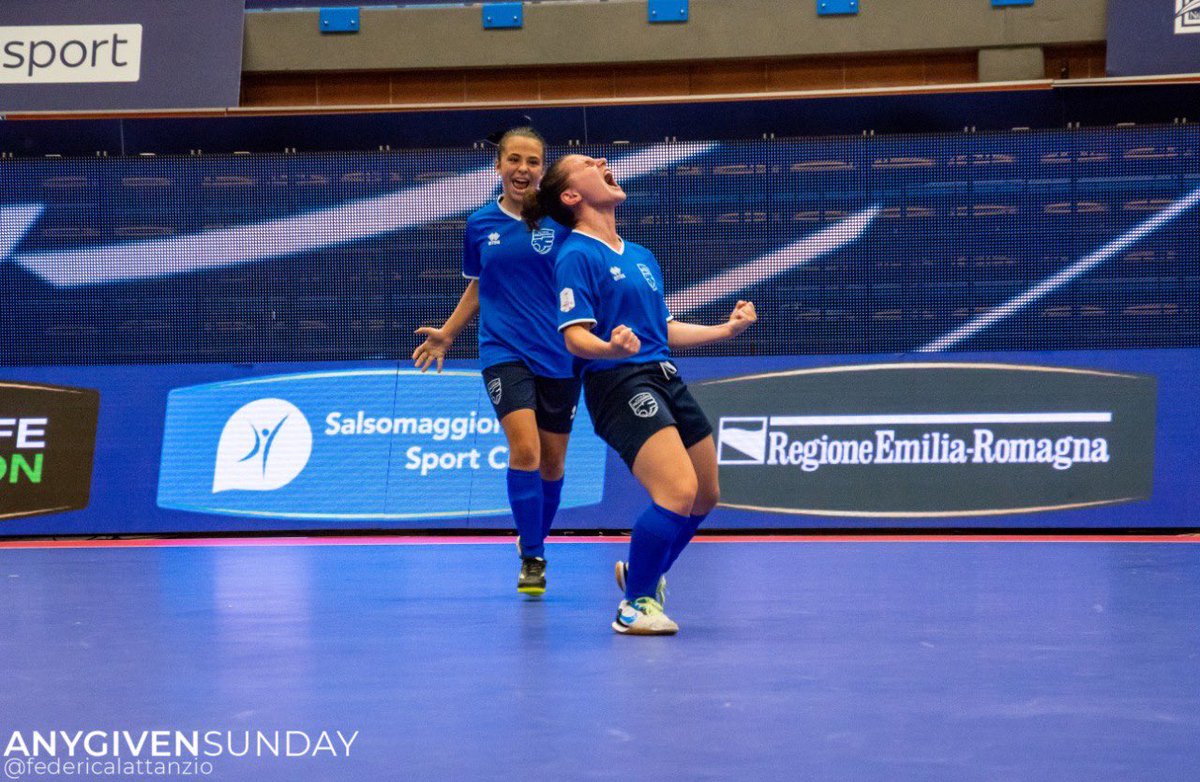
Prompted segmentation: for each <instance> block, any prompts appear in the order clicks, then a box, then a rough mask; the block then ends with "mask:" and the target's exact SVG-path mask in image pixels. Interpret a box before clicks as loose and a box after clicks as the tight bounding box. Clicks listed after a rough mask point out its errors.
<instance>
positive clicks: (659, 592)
mask: <svg viewBox="0 0 1200 782" xmlns="http://www.w3.org/2000/svg"><path fill="white" fill-rule="evenodd" d="M616 576H617V586H618V587H620V588H621V591H622V592H624V591H625V579H626V578H628V577H629V563H628V562H625V561H623V560H620V559H618V560H617V566H616ZM654 599H655V600H657V601H658V604H659V606H665V605H666V604H667V577H666V576H665V575H663V576H659V577H658V587H657V588H656V589H655V590H654Z"/></svg>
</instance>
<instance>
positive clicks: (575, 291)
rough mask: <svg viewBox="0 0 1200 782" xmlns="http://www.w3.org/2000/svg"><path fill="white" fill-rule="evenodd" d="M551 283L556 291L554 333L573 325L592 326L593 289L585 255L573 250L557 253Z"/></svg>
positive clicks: (594, 307) (594, 303)
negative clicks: (556, 308) (555, 327)
mask: <svg viewBox="0 0 1200 782" xmlns="http://www.w3.org/2000/svg"><path fill="white" fill-rule="evenodd" d="M554 280H555V283H556V287H557V288H558V330H559V331H562V330H563V329H565V328H566V327H567V326H570V325H573V324H575V323H595V322H596V290H595V286H594V285H593V284H592V282H591V275H590V274H589V264H588V257H587V254H586V253H583V252H581V251H579V250H576V249H568V250H565V251H564V252H562V253H560V254H559V256H558V260H557V261H556V262H555V264H554Z"/></svg>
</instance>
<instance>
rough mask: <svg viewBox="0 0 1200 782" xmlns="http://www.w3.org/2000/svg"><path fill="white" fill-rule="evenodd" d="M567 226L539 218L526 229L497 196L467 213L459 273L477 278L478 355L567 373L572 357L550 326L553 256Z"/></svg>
mask: <svg viewBox="0 0 1200 782" xmlns="http://www.w3.org/2000/svg"><path fill="white" fill-rule="evenodd" d="M568 234H569V231H568V230H567V229H566V228H564V227H563V226H561V225H559V224H558V223H556V222H554V221H553V220H549V219H546V220H543V221H542V223H541V227H540V228H539V229H538V230H536V231H532V232H531V231H530V230H529V228H528V227H527V226H526V225H525V223H524V222H522V221H521V219H520V218H518V217H514V216H513V215H511V214H509V213H508V212H505V211H504V210H503V209H501V208H500V203H499V200H496V201H493V202H491V203H490V204H488V205H487V206H484V207H482V208H480V209H479V210H478V211H476V212H475V213H474V214H472V215H471V216H470V217H468V218H467V231H466V234H465V236H464V237H463V276H464V277H467V278H468V279H477V280H479V361H480V364H481V365H482V366H483V367H491V366H495V365H496V364H503V363H506V362H510V361H521V362H524V363H525V365H526V366H528V367H529V368H530V370H532V371H533V373H534V374H535V375H540V376H542V377H556V378H564V377H571V376H572V374H573V373H572V365H573V359H572V356H571V354H570V353H568V352H567V349H566V347H565V346H564V345H563V339H562V335H560V334H559V333H558V331H557V329H556V328H555V326H556V323H555V319H554V306H555V302H556V301H558V296H557V292H556V290H557V289H556V288H555V287H554V259H555V257H556V256H557V254H558V250H559V248H560V247H561V246H562V243H563V241H564V239H565V238H566V237H567V235H568Z"/></svg>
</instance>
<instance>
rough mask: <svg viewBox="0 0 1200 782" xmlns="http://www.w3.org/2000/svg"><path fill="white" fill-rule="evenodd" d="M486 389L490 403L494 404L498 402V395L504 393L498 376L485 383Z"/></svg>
mask: <svg viewBox="0 0 1200 782" xmlns="http://www.w3.org/2000/svg"><path fill="white" fill-rule="evenodd" d="M487 391H488V398H489V399H491V400H492V404H494V405H498V404H500V397H501V395H503V394H504V387H503V384H502V383H501V382H500V378H498V377H494V378H492V379H491V380H489V381H488V384H487Z"/></svg>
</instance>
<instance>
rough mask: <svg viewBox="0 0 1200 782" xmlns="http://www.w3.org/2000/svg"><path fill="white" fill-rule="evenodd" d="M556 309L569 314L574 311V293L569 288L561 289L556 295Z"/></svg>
mask: <svg viewBox="0 0 1200 782" xmlns="http://www.w3.org/2000/svg"><path fill="white" fill-rule="evenodd" d="M558 308H559V309H560V310H562V311H563V312H570V311H571V310H573V309H575V291H574V290H572V289H570V288H563V289H562V292H561V293H559V294H558Z"/></svg>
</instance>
